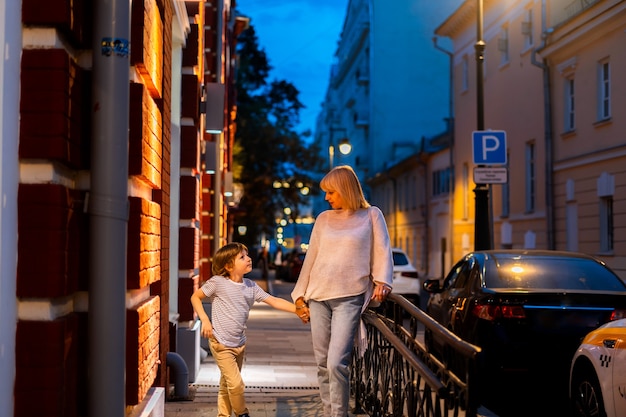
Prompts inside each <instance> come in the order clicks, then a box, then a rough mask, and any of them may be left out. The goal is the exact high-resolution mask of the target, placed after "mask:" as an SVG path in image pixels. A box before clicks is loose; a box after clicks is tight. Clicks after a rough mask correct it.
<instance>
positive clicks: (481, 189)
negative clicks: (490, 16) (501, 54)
mask: <svg viewBox="0 0 626 417" xmlns="http://www.w3.org/2000/svg"><path fill="white" fill-rule="evenodd" d="M476 14H477V20H476V45H475V46H474V48H475V49H476V130H478V131H481V130H484V129H485V113H484V110H485V102H484V85H483V63H484V61H485V41H484V39H483V15H484V11H483V0H476ZM474 194H475V206H474V216H475V219H474V249H475V250H488V249H491V225H490V224H489V187H488V186H487V184H476V188H474Z"/></svg>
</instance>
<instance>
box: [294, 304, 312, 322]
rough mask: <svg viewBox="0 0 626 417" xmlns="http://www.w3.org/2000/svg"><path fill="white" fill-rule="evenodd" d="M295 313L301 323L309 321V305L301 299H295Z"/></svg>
mask: <svg viewBox="0 0 626 417" xmlns="http://www.w3.org/2000/svg"><path fill="white" fill-rule="evenodd" d="M296 314H297V315H298V317H300V320H302V323H304V324H306V323H308V322H309V319H310V316H309V306H308V305H306V303H305V302H304V301H303V300H301V299H298V300H297V301H296Z"/></svg>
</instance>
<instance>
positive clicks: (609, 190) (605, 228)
mask: <svg viewBox="0 0 626 417" xmlns="http://www.w3.org/2000/svg"><path fill="white" fill-rule="evenodd" d="M596 187H597V190H598V197H599V198H600V250H601V251H602V252H605V253H607V252H612V251H613V195H615V176H614V175H611V174H609V173H608V172H603V173H602V174H601V175H600V177H599V178H598V181H597V184H596Z"/></svg>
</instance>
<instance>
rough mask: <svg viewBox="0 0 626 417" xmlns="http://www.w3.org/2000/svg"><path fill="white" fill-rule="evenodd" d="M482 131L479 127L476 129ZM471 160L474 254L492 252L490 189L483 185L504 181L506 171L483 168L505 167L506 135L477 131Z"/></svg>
mask: <svg viewBox="0 0 626 417" xmlns="http://www.w3.org/2000/svg"><path fill="white" fill-rule="evenodd" d="M479 127H482V125H479ZM472 157H473V162H474V164H475V165H477V167H476V168H474V182H475V183H476V189H475V190H474V192H475V194H476V206H475V211H476V213H475V217H476V222H475V224H474V229H475V230H474V248H475V250H486V249H492V245H493V244H492V240H493V238H492V233H491V230H492V224H491V223H492V221H491V216H490V212H491V210H490V206H491V205H490V204H489V199H490V188H489V186H488V185H487V184H494V183H503V182H506V181H507V169H506V168H500V169H493V168H491V167H485V165H505V164H506V132H504V131H502V130H477V131H474V132H472Z"/></svg>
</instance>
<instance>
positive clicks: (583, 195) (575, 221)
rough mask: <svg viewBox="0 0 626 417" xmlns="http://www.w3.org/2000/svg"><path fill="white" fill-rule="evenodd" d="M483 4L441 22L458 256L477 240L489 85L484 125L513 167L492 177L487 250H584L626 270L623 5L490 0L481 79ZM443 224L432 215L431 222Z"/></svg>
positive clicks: (474, 3) (486, 10)
mask: <svg viewBox="0 0 626 417" xmlns="http://www.w3.org/2000/svg"><path fill="white" fill-rule="evenodd" d="M478 3H479V2H478V1H474V0H469V1H466V2H465V3H463V4H462V5H461V6H460V7H459V8H458V9H457V10H456V11H455V13H453V14H452V15H451V16H450V17H449V18H448V19H447V20H446V21H445V22H444V23H443V24H442V25H440V26H439V27H438V28H437V30H436V35H438V36H442V37H448V38H450V39H452V41H453V45H454V46H453V49H454V51H453V54H454V65H453V67H454V76H453V79H454V89H453V91H454V102H455V115H456V117H455V126H456V129H455V132H454V135H455V142H454V146H453V147H452V152H453V159H454V165H453V166H454V190H453V193H452V207H453V209H452V217H453V220H452V224H451V227H452V233H451V236H452V239H453V241H452V248H451V252H452V254H451V259H452V260H454V259H458V258H459V257H460V256H462V255H463V254H464V253H465V252H467V251H468V250H473V248H474V243H475V242H474V239H475V233H476V231H475V220H476V217H477V213H476V202H475V194H474V189H475V187H476V183H475V182H474V180H475V178H474V170H475V168H476V164H475V163H474V157H473V150H472V145H473V142H472V133H473V132H474V131H475V130H477V126H478V117H479V115H478V110H479V104H478V100H477V92H478V91H479V90H478V89H479V88H480V84H482V88H483V94H484V104H483V111H484V130H494V131H504V132H505V133H506V153H507V160H506V164H505V165H498V166H497V167H504V168H506V170H507V174H508V178H507V182H506V183H494V184H490V185H489V191H490V192H489V195H490V197H489V202H488V205H489V214H488V217H489V222H490V225H491V236H492V238H491V239H492V240H491V247H493V248H496V249H497V248H528V249H533V248H538V249H559V250H573V251H581V252H586V253H590V254H593V255H596V256H598V257H600V258H602V259H604V260H605V261H606V262H607V263H609V264H610V265H611V266H612V267H613V268H614V269H616V270H618V272H620V271H623V270H624V268H625V266H626V265H625V263H624V254H625V252H626V247H624V245H623V244H622V243H621V241H620V239H619V233H617V232H618V231H619V230H620V229H621V228H622V227H623V224H624V220H623V219H622V217H621V216H620V214H621V213H622V212H623V208H622V207H624V200H623V199H621V198H620V195H621V193H620V192H619V188H620V186H623V184H624V182H625V181H626V177H625V176H624V170H623V169H621V167H622V166H623V165H624V150H625V145H626V141H625V140H624V133H623V132H624V127H623V123H624V122H622V121H621V118H620V117H619V115H620V114H623V113H624V112H625V111H626V107H625V105H626V102H625V100H624V98H625V97H626V96H625V95H624V94H623V91H624V90H625V89H626V87H625V86H624V80H623V77H620V76H619V75H618V74H623V73H624V70H625V68H624V67H625V65H626V50H624V48H623V45H624V41H626V33H625V29H626V13H625V10H626V2H624V1H590V2H582V3H581V2H572V1H570V0H567V1H558V0H554V1H547V0H544V1H538V0H522V1H511V0H509V1H498V0H485V1H484V10H483V15H482V17H483V19H484V20H483V40H484V42H485V53H484V61H483V63H482V65H483V69H482V70H483V77H482V80H481V81H482V82H481V83H479V80H478V79H477V72H478V66H479V65H480V64H479V63H478V62H477V56H476V48H475V46H476V43H477V39H478V35H477V22H478V13H479V10H478V7H477V4H478ZM620 92H622V93H620ZM429 175H432V172H429ZM430 198H432V196H431V197H430ZM478 215H479V216H480V215H484V213H478ZM437 224H438V223H437V221H436V219H435V218H434V217H432V215H431V217H430V218H429V225H430V227H431V229H432V228H433V227H434V226H433V225H437ZM431 257H432V254H431ZM429 275H437V274H432V273H431V274H429Z"/></svg>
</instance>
